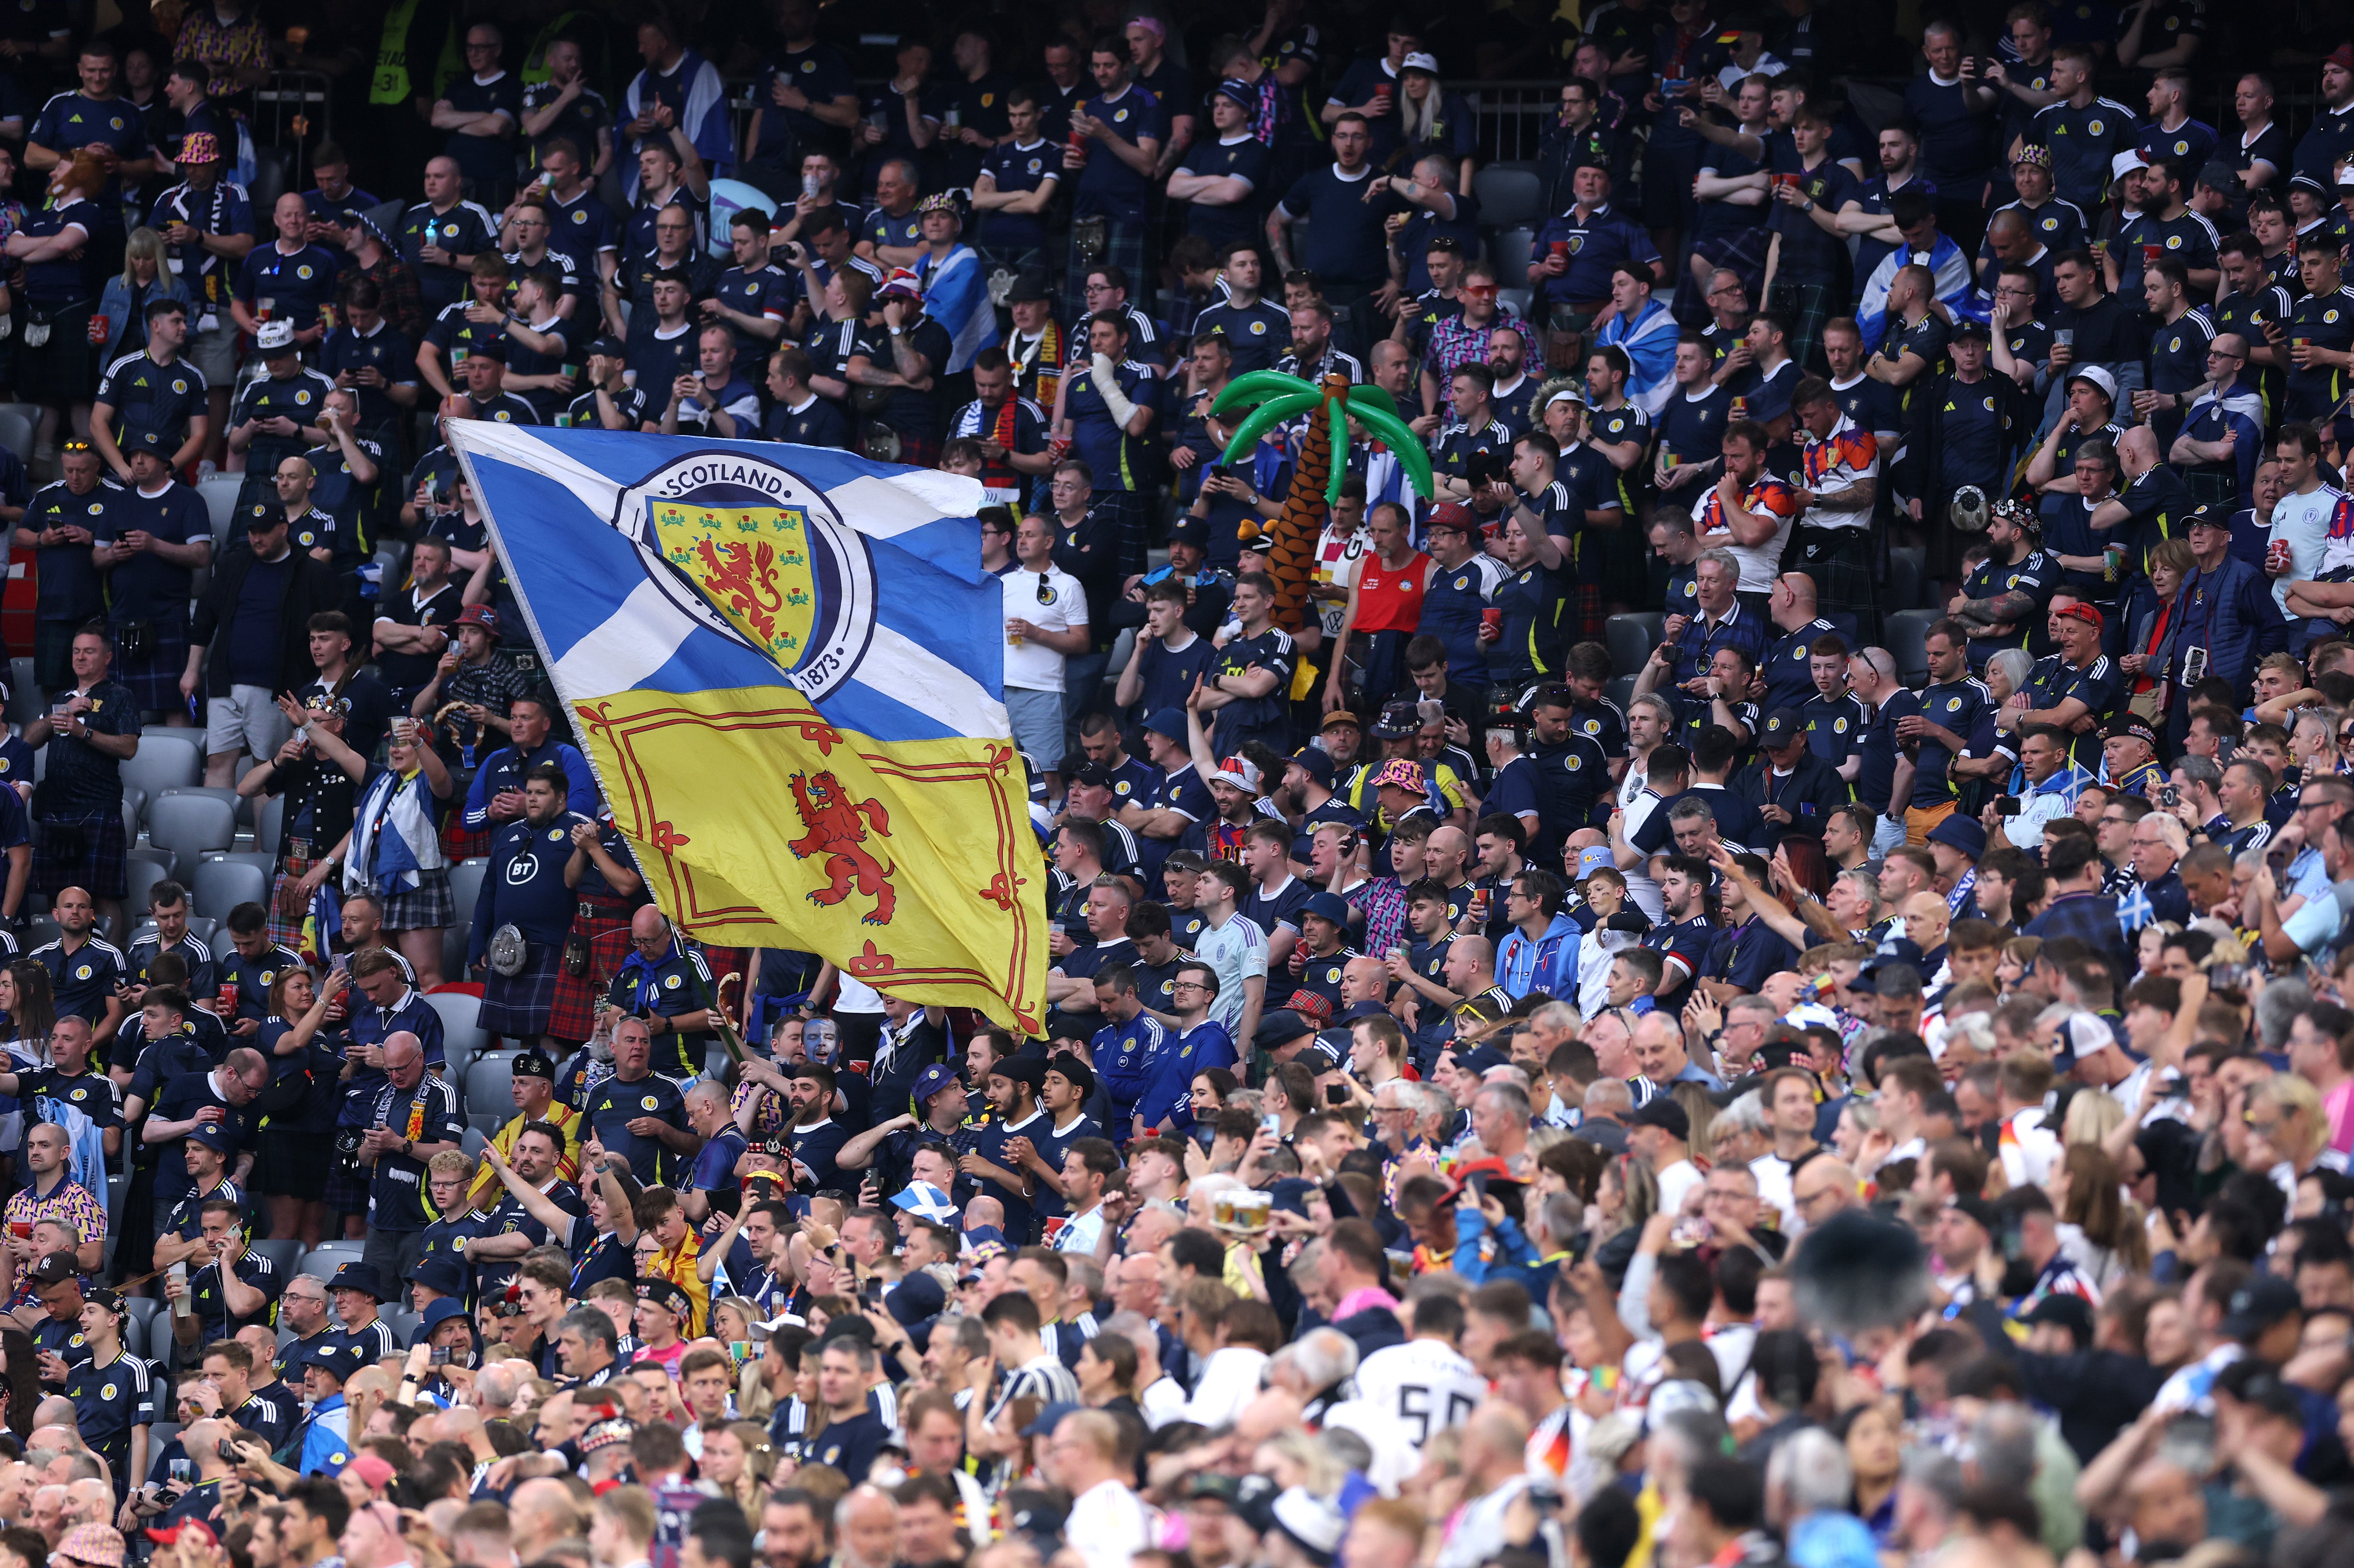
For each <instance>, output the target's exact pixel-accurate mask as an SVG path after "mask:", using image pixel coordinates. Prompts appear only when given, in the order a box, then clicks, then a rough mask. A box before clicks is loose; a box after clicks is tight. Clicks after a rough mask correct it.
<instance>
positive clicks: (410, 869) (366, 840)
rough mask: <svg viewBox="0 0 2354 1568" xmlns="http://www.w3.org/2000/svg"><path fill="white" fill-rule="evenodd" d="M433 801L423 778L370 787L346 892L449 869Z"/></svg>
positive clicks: (391, 777) (377, 889) (405, 882)
mask: <svg viewBox="0 0 2354 1568" xmlns="http://www.w3.org/2000/svg"><path fill="white" fill-rule="evenodd" d="M499 428H500V429H506V427H505V426H504V425H502V426H501V427H499ZM387 790H389V791H395V792H396V793H394V795H393V800H392V807H391V810H383V809H382V807H383V800H384V796H385V793H386V792H387ZM430 798H431V797H430V795H429V792H428V791H427V790H426V789H425V788H424V784H423V776H422V775H419V776H416V777H413V778H408V779H404V778H402V777H401V776H400V775H399V774H398V773H395V772H393V771H392V770H391V769H389V768H387V769H386V770H384V771H383V772H381V773H378V774H377V775H376V777H375V778H374V779H370V780H369V781H368V787H367V789H366V792H365V793H363V794H362V795H361V796H360V803H359V810H358V814H357V815H356V816H355V817H354V818H353V820H352V848H351V853H349V854H347V855H345V857H344V891H345V892H346V893H373V894H375V895H376V896H378V897H379V898H388V897H390V896H392V895H394V894H396V893H409V892H414V891H415V890H416V889H417V888H418V887H419V885H421V884H422V883H423V882H424V880H425V876H424V874H425V873H426V872H429V871H435V870H439V869H440V867H441V866H442V865H444V864H446V863H447V862H446V861H445V859H444V858H443V856H442V853H441V834H440V832H439V831H438V830H437V829H436V828H435V827H434V825H433V815H432V813H431V812H430V811H429V810H427V809H426V804H425V802H426V801H427V800H429V799H430Z"/></svg>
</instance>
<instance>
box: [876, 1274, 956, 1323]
mask: <svg viewBox="0 0 2354 1568" xmlns="http://www.w3.org/2000/svg"><path fill="white" fill-rule="evenodd" d="M947 1305H948V1292H947V1291H945V1290H943V1289H941V1288H940V1282H939V1281H938V1280H937V1279H934V1278H933V1277H931V1276H930V1275H928V1274H926V1273H925V1272H924V1271H923V1270H921V1269H917V1271H916V1272H915V1273H913V1274H910V1275H909V1276H907V1278H905V1279H902V1280H901V1281H899V1283H898V1284H896V1285H895V1286H893V1287H891V1288H890V1290H889V1291H887V1292H885V1295H884V1297H883V1307H884V1309H885V1311H887V1312H889V1313H890V1314H891V1316H892V1317H894V1318H896V1319H898V1320H899V1326H900V1327H901V1328H906V1327H907V1326H909V1325H910V1324H914V1323H919V1322H921V1321H923V1320H924V1319H927V1318H932V1317H937V1316H938V1314H939V1311H940V1308H943V1307H946V1306H947Z"/></svg>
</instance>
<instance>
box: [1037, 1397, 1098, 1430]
mask: <svg viewBox="0 0 2354 1568" xmlns="http://www.w3.org/2000/svg"><path fill="white" fill-rule="evenodd" d="M1086 1408H1087V1407H1086V1406H1085V1405H1082V1404H1072V1403H1071V1402H1070V1401H1069V1400H1066V1399H1058V1400H1056V1401H1055V1402H1054V1403H1053V1404H1049V1405H1047V1406H1046V1407H1045V1408H1044V1409H1043V1410H1041V1411H1039V1412H1038V1414H1037V1417H1036V1418H1035V1419H1034V1420H1033V1421H1032V1422H1031V1423H1030V1425H1027V1426H1024V1427H1023V1429H1022V1436H1024V1437H1049V1436H1054V1432H1055V1427H1057V1426H1060V1425H1062V1424H1063V1417H1065V1416H1066V1415H1076V1414H1078V1413H1079V1412H1080V1411H1082V1410H1084V1409H1086Z"/></svg>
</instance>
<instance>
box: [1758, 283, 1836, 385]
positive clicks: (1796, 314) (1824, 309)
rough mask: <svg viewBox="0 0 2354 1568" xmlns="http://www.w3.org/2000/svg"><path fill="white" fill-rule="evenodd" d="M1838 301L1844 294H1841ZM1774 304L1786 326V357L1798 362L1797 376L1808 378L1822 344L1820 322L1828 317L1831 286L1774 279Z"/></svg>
mask: <svg viewBox="0 0 2354 1568" xmlns="http://www.w3.org/2000/svg"><path fill="white" fill-rule="evenodd" d="M1840 298H1842V299H1844V298H1846V295H1845V294H1844V293H1842V294H1841V295H1840ZM1774 302H1775V303H1776V305H1777V306H1779V307H1780V309H1781V311H1782V313H1783V314H1784V316H1785V317H1786V318H1787V320H1788V322H1789V323H1790V344H1789V348H1790V357H1791V358H1792V359H1795V360H1797V362H1798V371H1799V374H1801V375H1812V374H1813V373H1814V369H1815V350H1816V348H1817V347H1818V346H1819V344H1821V342H1822V337H1823V323H1825V322H1827V321H1829V320H1830V316H1831V286H1830V285H1829V283H1792V282H1788V281H1785V280H1783V279H1780V278H1776V280H1774Z"/></svg>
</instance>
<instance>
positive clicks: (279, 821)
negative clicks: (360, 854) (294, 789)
mask: <svg viewBox="0 0 2354 1568" xmlns="http://www.w3.org/2000/svg"><path fill="white" fill-rule="evenodd" d="M285 826H286V797H285V796H283V795H272V796H270V798H269V799H268V800H264V801H262V802H261V809H260V810H258V811H256V812H254V814H253V847H254V848H255V849H258V850H260V851H261V852H263V853H266V854H270V855H275V854H276V853H278V835H279V834H280V833H281V832H284V831H285ZM327 847H328V848H331V849H332V848H333V847H334V846H333V845H328V846H327Z"/></svg>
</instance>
